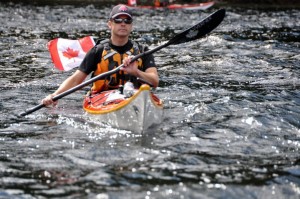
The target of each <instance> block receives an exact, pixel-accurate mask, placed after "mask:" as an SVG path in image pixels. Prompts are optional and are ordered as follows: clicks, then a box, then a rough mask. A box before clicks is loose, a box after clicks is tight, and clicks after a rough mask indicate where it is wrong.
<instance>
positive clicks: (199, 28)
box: [20, 9, 225, 116]
mask: <svg viewBox="0 0 300 199" xmlns="http://www.w3.org/2000/svg"><path fill="white" fill-rule="evenodd" d="M224 17H225V10H224V9H220V10H218V11H216V12H214V13H213V14H211V15H209V16H208V17H206V18H205V19H204V20H202V21H201V22H199V23H198V24H196V25H194V26H192V27H190V28H188V29H186V30H184V31H182V32H180V33H178V34H177V35H175V36H174V37H173V38H172V39H170V40H169V41H168V42H167V43H165V44H162V45H160V46H158V47H156V48H154V49H152V50H149V51H146V52H143V53H141V54H138V55H136V56H134V57H133V58H132V59H131V62H134V61H136V60H138V59H139V58H141V57H143V56H145V55H149V54H152V53H154V52H156V51H158V50H160V49H162V48H164V47H167V46H169V45H177V44H181V43H185V42H189V41H193V40H196V39H199V38H201V37H203V36H205V35H206V34H208V33H210V32H211V31H212V30H213V29H215V28H216V27H217V26H218V25H219V24H220V23H221V22H222V21H223V19H224ZM121 67H123V64H121V65H120V66H118V67H117V68H115V69H113V70H110V71H108V72H105V73H102V74H100V75H97V76H95V77H93V78H91V79H89V80H87V81H85V82H83V83H81V84H79V85H77V86H75V87H73V88H71V89H69V90H67V91H65V92H62V93H60V94H59V95H56V96H55V97H53V101H56V100H59V99H61V98H63V97H65V96H67V95H69V94H71V93H73V92H75V91H77V90H79V89H81V88H83V87H85V86H87V85H89V84H91V83H93V82H95V81H97V80H99V79H102V78H104V77H106V76H109V75H112V74H114V73H117V72H118V71H119V70H120V69H121ZM43 107H45V105H44V104H39V105H37V106H35V107H33V108H31V109H28V110H26V111H25V112H23V113H21V114H20V116H25V115H28V114H30V113H32V112H34V111H37V110H39V109H41V108H43Z"/></svg>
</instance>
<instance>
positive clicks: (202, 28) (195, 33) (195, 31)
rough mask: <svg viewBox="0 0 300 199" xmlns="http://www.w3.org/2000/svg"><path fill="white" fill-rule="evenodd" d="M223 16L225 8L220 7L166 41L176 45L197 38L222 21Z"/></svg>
mask: <svg viewBox="0 0 300 199" xmlns="http://www.w3.org/2000/svg"><path fill="white" fill-rule="evenodd" d="M224 17H225V9H220V10H218V11H216V12H214V13H212V14H211V15H209V16H208V17H206V18H205V19H204V20H202V21H201V22H199V23H198V24H196V25H194V26H192V27H190V28H188V29H186V30H184V31H182V32H181V33H178V34H177V35H176V36H175V37H174V38H172V39H171V40H170V41H169V42H168V44H169V45H176V44H181V43H185V42H189V41H193V40H195V39H199V38H201V37H203V36H205V35H206V34H208V33H210V32H211V31H212V30H213V29H215V28H216V27H217V26H218V25H219V24H220V23H221V22H222V21H223V19H224Z"/></svg>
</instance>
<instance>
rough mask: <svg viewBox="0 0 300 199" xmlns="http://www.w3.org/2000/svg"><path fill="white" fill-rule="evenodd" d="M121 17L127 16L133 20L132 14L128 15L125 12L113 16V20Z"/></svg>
mask: <svg viewBox="0 0 300 199" xmlns="http://www.w3.org/2000/svg"><path fill="white" fill-rule="evenodd" d="M121 15H126V16H128V17H130V18H131V19H132V16H131V15H130V14H128V13H125V12H123V13H117V14H115V15H113V16H112V17H111V18H112V19H114V18H116V17H118V16H121Z"/></svg>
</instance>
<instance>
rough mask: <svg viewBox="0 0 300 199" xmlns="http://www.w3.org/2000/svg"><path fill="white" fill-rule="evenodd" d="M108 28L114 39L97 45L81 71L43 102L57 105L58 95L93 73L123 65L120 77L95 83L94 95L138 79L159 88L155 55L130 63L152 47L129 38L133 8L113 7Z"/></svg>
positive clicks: (88, 54) (84, 62) (76, 72)
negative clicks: (133, 58)
mask: <svg viewBox="0 0 300 199" xmlns="http://www.w3.org/2000/svg"><path fill="white" fill-rule="evenodd" d="M107 25H108V27H109V29H110V31H111V36H110V39H109V40H108V41H107V42H103V41H102V42H100V43H99V44H97V45H95V46H94V47H93V48H92V49H91V50H90V51H89V52H88V53H87V54H86V56H85V58H84V60H83V61H82V63H81V65H80V66H79V69H78V70H76V71H75V72H74V73H73V74H72V75H71V76H70V77H68V78H67V79H66V80H65V81H64V82H63V83H62V84H61V85H60V86H59V88H58V89H57V90H56V91H55V92H54V93H52V94H50V95H48V96H47V97H45V98H44V99H42V103H43V104H44V105H47V106H48V105H51V104H53V105H56V104H57V101H55V102H54V101H53V100H52V98H53V97H54V96H56V95H58V94H60V93H62V92H64V91H66V90H68V89H71V88H73V87H74V86H77V85H79V84H80V83H82V82H83V81H84V80H85V78H86V77H87V76H88V75H89V74H91V73H93V76H95V75H98V74H100V73H103V72H106V71H107V70H109V69H113V68H115V67H117V66H119V65H121V64H122V63H123V64H124V67H123V68H122V69H121V71H120V72H119V73H118V74H114V75H112V76H110V77H107V78H106V79H103V80H98V81H96V82H94V84H93V87H92V92H100V91H102V90H106V89H112V88H116V87H118V86H119V85H122V84H124V82H125V81H127V80H130V81H133V82H136V78H137V77H138V78H141V79H143V80H145V81H147V82H149V83H150V84H152V86H154V87H157V86H158V83H159V77H158V73H157V68H156V64H155V61H154V57H153V55H152V54H150V55H147V56H144V57H143V58H142V59H139V60H138V61H135V62H133V63H130V61H131V58H132V55H134V54H138V53H140V52H141V51H146V50H147V49H148V47H145V46H141V45H139V44H138V43H136V42H134V41H132V40H130V39H129V35H130V33H131V31H132V28H133V16H132V11H131V10H130V8H129V7H127V6H126V5H117V6H115V7H113V9H112V10H111V13H110V15H109V20H108V22H107Z"/></svg>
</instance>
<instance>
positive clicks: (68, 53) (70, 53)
mask: <svg viewBox="0 0 300 199" xmlns="http://www.w3.org/2000/svg"><path fill="white" fill-rule="evenodd" d="M78 55H79V50H73V49H72V48H69V47H68V48H67V50H66V51H64V52H63V56H64V57H67V58H68V59H72V58H74V57H78Z"/></svg>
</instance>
